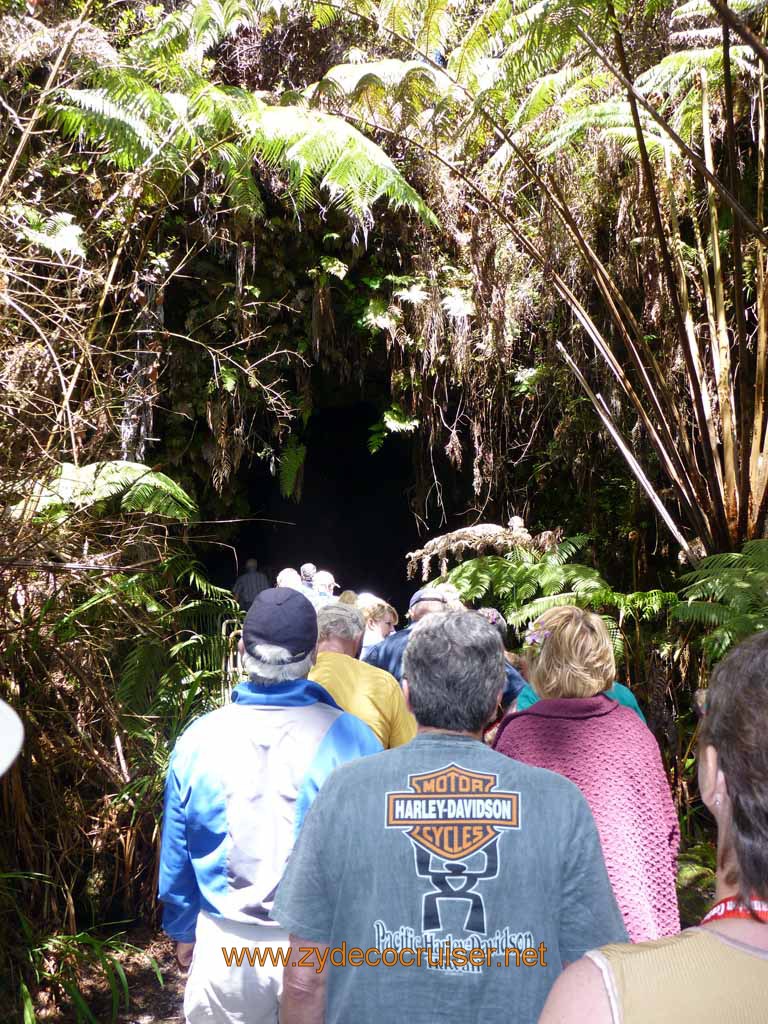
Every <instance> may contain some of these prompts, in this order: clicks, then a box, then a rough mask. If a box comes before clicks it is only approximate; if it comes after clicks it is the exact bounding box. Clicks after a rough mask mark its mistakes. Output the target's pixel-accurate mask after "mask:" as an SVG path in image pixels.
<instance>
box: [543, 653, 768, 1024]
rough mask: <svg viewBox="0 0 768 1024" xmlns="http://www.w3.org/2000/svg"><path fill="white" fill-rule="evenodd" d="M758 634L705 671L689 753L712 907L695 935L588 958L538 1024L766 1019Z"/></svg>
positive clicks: (767, 712)
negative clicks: (712, 843) (712, 875)
mask: <svg viewBox="0 0 768 1024" xmlns="http://www.w3.org/2000/svg"><path fill="white" fill-rule="evenodd" d="M766 736H768V633H758V634H756V635H755V636H752V637H750V638H749V639H748V640H745V641H744V642H743V643H742V644H740V645H739V646H738V647H736V648H734V650H733V651H731V653H730V654H729V655H728V656H727V657H726V658H725V659H724V660H723V661H722V662H720V664H719V665H718V666H717V668H716V669H715V671H714V672H713V673H712V678H711V680H710V683H709V689H708V691H707V702H706V707H705V710H704V716H703V719H702V723H701V733H700V735H699V747H698V772H699V791H700V793H701V798H702V800H703V801H704V803H705V805H706V807H707V808H708V810H709V811H710V812H711V813H712V815H713V816H714V819H715V822H716V823H717V886H716V892H715V898H716V899H717V903H716V904H715V906H714V907H713V908H712V909H711V910H710V911H709V913H707V914H706V915H705V916H704V919H703V921H702V922H701V925H699V927H697V928H688V929H686V930H685V931H683V932H681V933H680V934H679V935H676V936H674V937H672V938H665V939H659V940H657V941H656V942H644V943H639V944H637V945H634V946H622V945H617V946H608V947H607V948H603V949H595V950H591V951H590V952H588V953H587V955H586V956H585V957H584V958H583V959H582V960H579V961H577V962H576V963H574V964H572V965H571V966H570V967H569V968H568V970H567V971H565V973H564V974H563V975H561V977H560V978H559V980H558V982H557V984H556V985H555V986H554V988H553V989H552V992H551V993H550V997H549V999H548V1001H547V1004H546V1006H545V1007H544V1012H543V1013H542V1017H541V1022H540V1024H582V1021H589V1024H622V1022H623V1024H722V1022H723V1021H728V1022H732V1024H742V1022H743V1024H753V1022H754V1024H757V1022H758V1021H765V1020H766V1019H768V745H766Z"/></svg>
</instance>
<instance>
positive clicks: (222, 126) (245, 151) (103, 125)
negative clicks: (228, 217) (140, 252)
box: [53, 75, 436, 225]
mask: <svg viewBox="0 0 768 1024" xmlns="http://www.w3.org/2000/svg"><path fill="white" fill-rule="evenodd" d="M53 117H54V119H55V121H56V123H57V124H58V125H59V127H60V128H61V129H62V130H63V131H64V133H65V134H67V135H69V136H71V137H73V138H83V137H84V138H87V139H88V140H89V141H91V142H94V143H96V144H101V145H103V146H105V149H106V151H107V153H108V158H109V159H110V160H112V161H113V162H114V163H115V164H117V166H119V167H120V168H122V169H124V170H131V169H139V168H141V169H143V170H145V171H146V172H147V173H148V174H151V173H152V171H153V170H154V169H156V170H157V171H158V172H159V173H161V174H165V173H167V172H168V171H169V170H173V171H174V172H175V173H176V174H177V175H178V177H179V182H178V183H179V184H180V179H181V177H182V176H183V175H184V174H189V173H192V168H193V166H194V164H195V162H196V161H203V162H207V163H208V164H209V165H212V167H213V168H214V169H215V170H217V171H219V172H220V173H221V176H222V179H223V183H224V186H225V189H226V190H228V191H229V193H230V195H231V196H232V198H233V200H234V203H235V205H236V206H237V207H238V208H240V209H242V210H243V211H244V212H246V213H248V214H251V215H259V214H260V213H261V212H262V209H263V207H262V201H261V197H260V194H259V191H258V188H257V187H256V184H255V181H254V179H253V167H254V162H255V161H256V160H262V161H263V162H264V163H265V164H267V165H268V166H270V167H272V168H274V169H275V170H277V171H278V172H281V173H282V174H283V175H284V176H285V178H286V191H287V198H290V201H291V202H292V204H294V205H295V206H297V207H298V208H303V207H307V206H309V205H316V204H322V205H326V206H327V205H331V206H338V207H339V208H341V209H342V210H344V211H345V212H346V213H347V214H348V215H349V216H350V217H352V218H353V219H354V220H356V221H357V222H358V223H360V224H362V225H367V224H369V223H370V222H371V219H372V207H373V206H374V204H375V203H376V202H378V201H379V200H380V199H385V200H386V201H387V202H388V204H389V205H390V206H391V207H392V208H394V209H400V208H407V209H410V210H413V211H414V212H415V213H416V214H417V215H418V216H420V217H421V218H422V219H423V220H425V221H427V222H429V223H432V224H434V223H436V220H435V217H434V215H433V214H432V212H431V211H430V210H429V208H428V207H427V205H426V204H425V203H424V201H423V200H422V199H421V197H420V196H419V195H418V193H417V192H416V191H415V189H413V188H412V187H411V186H410V185H409V184H408V183H407V182H406V181H405V179H404V178H403V176H402V175H401V174H400V172H399V171H398V170H397V168H396V167H395V165H394V164H393V162H392V161H391V160H390V158H389V157H388V156H387V155H386V154H385V153H384V152H383V150H382V149H381V148H380V147H379V146H377V145H376V144H375V143H374V142H373V141H371V140H370V139H369V138H367V137H366V136H365V135H363V134H362V133H361V132H359V131H358V130H357V129H356V128H354V127H353V126H352V125H351V124H348V123H347V122H346V121H344V120H342V119H341V118H337V117H334V116H332V115H330V114H326V113H323V112H321V111H317V110H307V109H305V108H302V107H295V106H294V107H291V106H287V107H274V106H270V105H268V104H265V103H263V102H262V101H261V100H260V99H258V98H257V97H256V96H254V95H253V94H251V93H248V92H246V91H245V90H242V89H233V88H222V87H217V86H214V85H212V84H211V83H209V82H207V81H206V80H205V79H203V78H197V79H194V80H191V81H190V85H189V92H188V93H187V94H186V95H182V94H180V93H176V92H174V93H162V92H160V91H159V90H157V89H155V88H154V87H153V86H151V85H150V84H148V83H146V82H142V81H141V80H140V79H137V78H135V77H134V78H130V77H129V80H128V82H127V83H125V82H121V83H120V85H119V87H118V86H117V85H115V79H114V77H113V76H111V75H110V76H108V77H107V79H106V80H105V83H104V85H103V86H102V87H101V88H99V89H70V90H63V91H62V92H61V93H60V95H59V100H58V103H57V106H56V109H55V111H53ZM232 136H234V138H233V137H232ZM166 191H167V190H166Z"/></svg>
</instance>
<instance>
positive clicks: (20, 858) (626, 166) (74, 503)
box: [0, 0, 768, 1020]
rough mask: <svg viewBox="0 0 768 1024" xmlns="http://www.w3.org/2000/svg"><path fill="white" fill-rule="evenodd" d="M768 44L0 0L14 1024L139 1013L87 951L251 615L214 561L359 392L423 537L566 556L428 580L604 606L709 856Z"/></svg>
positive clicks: (757, 407)
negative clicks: (708, 809)
mask: <svg viewBox="0 0 768 1024" xmlns="http://www.w3.org/2000/svg"><path fill="white" fill-rule="evenodd" d="M765 27H766V26H765V13H764V10H763V8H762V6H761V5H760V4H758V3H756V2H755V0H735V2H734V3H733V4H732V5H730V6H725V5H723V4H721V3H720V2H719V0H717V2H715V0H713V2H712V3H711V4H703V3H700V2H699V0H691V2H686V3H683V4H679V3H678V2H677V0H675V2H673V3H664V2H662V3H656V2H655V3H649V4H631V3H626V2H625V3H620V4H617V3H614V2H612V0H589V2H586V3H581V4H577V5H574V4H572V3H569V0H544V2H534V0H514V2H512V0H484V2H482V3H480V4H470V5H466V4H464V5H462V4H458V3H448V2H447V0H383V2H381V3H378V2H376V0H345V2H344V3H336V2H334V0H188V2H185V0H168V2H167V3H165V4H164V5H163V6H162V7H161V6H160V5H156V4H153V3H150V2H148V0H147V2H141V3H138V4H130V5H127V6H126V5H122V6H121V5H115V4H102V3H98V2H94V0H85V2H84V3H75V2H74V0H73V2H72V3H65V4H64V5H53V4H47V5H45V4H42V3H38V2H36V0H30V2H29V3H28V4H26V5H24V4H22V2H21V0H4V2H1V3H0V106H2V110H3V117H2V120H1V121H0V154H2V160H0V167H1V168H2V169H1V170H0V328H1V330H0V440H1V441H2V450H3V455H4V471H3V474H2V477H1V478H0V609H1V610H2V621H3V623H4V625H3V652H4V653H3V661H2V665H1V666H0V695H2V696H3V698H4V699H7V700H10V701H11V702H12V703H13V704H15V705H16V706H17V707H20V708H22V709H23V710H24V715H25V719H26V721H27V736H28V738H27V746H26V748H25V752H24V754H23V756H22V759H21V760H20V761H19V762H18V763H17V765H16V766H15V767H14V769H13V770H12V772H11V773H9V775H8V776H6V778H5V779H4V780H3V782H2V784H1V785H2V793H3V805H4V807H5V808H6V809H9V810H8V811H7V816H8V818H9V823H10V828H6V829H4V830H3V836H2V838H1V839H0V873H2V883H3V884H0V949H2V951H3V960H2V969H3V972H4V974H5V975H6V976H7V977H8V978H9V979H10V980H9V984H10V992H11V997H12V998H11V1001H12V1003H13V1009H10V1010H9V1011H8V1012H7V1013H6V1014H5V1016H7V1017H8V1019H11V1018H13V1017H14V1014H16V1016H18V1013H17V1011H19V1012H23V1013H24V1014H26V1016H27V1019H30V1020H31V1019H32V1016H31V1015H33V1014H34V1013H35V1012H37V1011H38V1010H39V1009H40V1000H41V999H43V998H45V997H46V994H47V998H48V999H49V1004H50V1002H51V1001H52V1002H53V1003H55V1002H57V1001H58V1002H62V1003H64V1002H66V1001H67V999H68V1000H69V1003H70V1005H71V1006H73V1007H74V1009H73V1012H79V1013H81V1015H83V1019H87V1007H86V1008H85V1009H84V1008H83V1005H82V1004H81V1003H80V1002H78V998H79V997H78V989H77V983H78V977H79V975H80V973H81V968H82V964H83V963H84V962H85V960H86V959H90V960H91V961H92V962H95V963H97V964H99V963H100V964H101V967H102V969H103V971H104V974H105V977H106V978H107V984H108V985H109V986H110V989H111V992H112V993H113V997H114V998H113V999H112V1003H113V1007H112V1014H113V1016H114V1014H115V1012H117V1010H116V1007H117V1005H118V1004H121V1003H122V1001H124V985H123V981H124V979H123V978H122V976H121V974H120V966H119V965H120V957H119V955H118V952H117V950H116V948H113V947H112V946H111V945H110V942H111V939H110V938H109V937H107V938H102V937H101V936H97V935H96V934H95V933H94V932H93V931H92V930H91V926H92V925H93V924H94V923H95V922H97V921H98V922H100V923H104V922H105V921H110V920H112V921H115V920H122V919H125V918H129V919H134V918H136V917H143V918H145V919H147V920H153V915H154V914H155V912H156V907H155V903H154V891H155V886H154V875H153V871H154V851H155V846H156V841H157V822H158V813H159V797H160V788H161V783H162V776H163V771H164V768H165V765H166V760H167V753H168V749H169V745H170V744H171V743H172V742H173V740H174V738H175V736H176V735H178V733H179V731H180V730H181V729H182V728H183V727H184V725H185V724H186V722H188V721H189V720H190V719H191V718H192V717H193V716H194V715H196V714H198V713H200V712H201V711H203V710H205V709H206V708H208V707H211V706H213V704H215V703H216V702H218V701H219V700H221V699H222V697H223V696H224V694H223V691H222V678H223V677H222V672H221V666H222V664H223V663H224V661H225V659H226V657H227V655H228V653H231V652H229V651H228V646H229V645H228V640H227V637H228V636H229V635H230V632H231V629H232V627H233V626H235V625H236V621H235V620H236V619H237V614H238V613H237V610H236V608H235V605H234V604H233V602H232V601H231V599H230V597H229V596H228V594H226V593H225V592H223V591H221V590H219V589H218V588H216V587H214V586H212V585H211V584H210V583H209V582H208V579H207V575H206V572H205V571H204V570H203V568H202V567H201V566H200V564H199V561H198V559H199V558H200V556H205V557H207V556H208V554H209V552H210V550H211V547H210V544H211V542H212V543H213V544H214V545H221V544H223V543H228V542H233V543H234V542H235V541H236V539H237V536H238V534H237V530H238V526H237V525H236V523H237V521H238V520H240V519H243V520H248V521H249V523H252V521H253V518H254V514H255V513H256V514H261V513H262V511H263V508H264V506H265V504H266V501H267V498H268V497H269V494H270V493H271V492H270V488H271V489H272V492H278V493H279V494H281V495H282V496H283V497H284V498H285V499H288V500H293V501H300V500H301V498H302V495H303V494H304V489H305V470H306V468H307V466H309V465H310V464H311V462H312V460H313V458H315V456H316V455H318V453H319V456H321V457H322V458H331V457H333V454H334V453H333V452H328V451H326V450H325V448H324V447H323V441H322V439H321V440H320V441H317V440H315V439H316V438H317V432H316V430H315V432H313V429H314V427H313V424H314V423H315V422H316V419H315V416H316V414H317V413H318V411H319V410H323V409H330V408H333V409H345V408H347V407H350V406H353V405H354V404H355V403H360V402H365V403H367V405H366V408H367V409H368V410H369V412H370V420H369V422H368V423H367V424H366V425H365V427H364V428H363V441H365V440H367V442H368V447H369V452H370V457H371V460H379V463H378V464H381V462H382V460H386V458H388V454H389V453H392V452H393V451H394V450H395V449H398V450H399V451H401V452H402V453H403V457H404V458H405V459H412V460H413V473H412V483H411V485H410V486H409V487H408V488H407V489H406V492H405V493H404V494H403V496H402V499H403V501H404V502H405V501H408V502H409V503H410V505H411V508H412V510H413V512H414V513H415V515H416V516H417V517H418V521H419V523H420V525H421V526H422V527H423V528H424V530H425V531H428V532H431V531H432V530H433V529H436V528H440V527H441V526H442V525H443V524H446V523H448V522H449V523H450V526H449V527H447V528H453V527H454V526H458V527H459V528H463V527H466V526H469V525H472V524H474V523H477V522H480V521H483V522H486V523H488V522H491V521H495V522H498V523H507V522H508V521H510V517H511V516H513V515H514V516H524V518H525V521H526V523H528V524H529V525H530V529H531V530H532V531H533V532H535V533H536V534H540V535H543V534H545V533H546V534H548V535H550V537H551V538H555V539H556V538H561V537H562V536H566V537H568V538H570V539H567V540H565V541H560V543H559V546H556V545H551V546H549V547H547V546H545V547H543V548H542V549H541V550H538V549H535V548H525V549H522V548H521V549H520V550H517V549H516V550H513V551H512V552H511V553H510V554H509V556H507V557H490V558H484V557H481V558H478V559H473V560H471V561H467V562H465V563H463V564H462V565H460V566H458V567H457V568H455V569H453V570H452V572H451V577H452V578H453V579H454V581H455V582H456V583H457V585H458V586H459V587H460V588H461V590H462V592H463V593H464V594H465V596H466V597H467V599H468V600H471V601H473V602H478V603H479V602H481V601H482V602H484V603H485V602H490V603H494V604H497V605H498V606H499V607H500V608H501V609H502V611H503V612H504V614H505V615H506V616H507V618H508V619H509V621H510V622H511V623H513V624H514V625H515V626H516V628H517V627H521V626H522V625H524V624H525V623H526V622H528V621H530V620H532V619H535V617H536V616H537V615H538V614H540V613H541V611H542V610H543V609H545V608H547V607H551V606H552V605H553V604H558V603H563V602H576V603H579V604H582V605H584V606H585V607H590V608H593V609H595V610H596V611H598V612H599V613H600V614H601V615H604V616H605V617H606V619H607V621H608V622H609V625H610V627H611V629H612V630H613V635H614V638H615V642H616V646H617V651H618V653H619V654H620V657H621V659H622V668H621V672H622V673H623V676H622V677H623V678H626V679H628V681H629V682H630V683H631V684H632V685H633V687H635V689H636V690H637V691H638V693H640V695H641V697H642V698H644V701H645V705H646V707H647V709H648V713H649V721H650V722H651V724H652V725H653V727H654V729H655V732H656V735H657V736H658V737H659V739H660V742H661V745H662V748H663V750H664V754H665V756H666V758H667V762H668V764H669V766H670V771H671V777H672V780H673V784H674V788H675V795H676V798H677V800H678V805H679V806H680V808H681V814H682V819H683V822H684V831H685V834H686V837H687V838H688V839H689V840H690V841H691V842H694V841H695V842H696V843H698V842H699V841H705V840H706V826H704V825H703V824H702V821H701V819H700V817H699V811H698V810H697V806H696V797H695V793H696V790H695V781H694V777H693V775H694V771H693V741H694V735H695V724H694V716H693V702H692V695H693V691H694V690H695V688H696V687H697V686H699V685H700V684H701V683H702V682H703V681H705V680H706V672H707V669H708V665H709V664H711V663H712V662H713V661H714V660H716V659H717V658H718V657H720V656H721V655H722V653H723V652H724V651H725V650H726V649H727V648H728V646H729V645H731V644H732V643H734V642H736V641H737V640H738V639H739V638H741V637H742V636H744V635H746V634H747V633H749V632H751V631H753V630H755V629H760V628H763V627H764V626H765V625H766V624H767V623H766V614H768V610H767V609H766V599H765V594H766V584H767V583H768V579H766V568H767V567H768V561H767V560H766V557H767V556H766V555H765V544H766V543H768V542H765V541H763V540H762V539H761V538H762V537H763V536H764V534H765V533H766V523H767V520H768V450H767V448H766V446H767V445H768V438H766V427H767V425H768V424H767V423H766V419H767V416H766V407H765V405H766V394H765V392H766V386H768V379H767V377H766V362H767V361H768V321H767V320H766V315H767V314H766V294H768V292H767V291H766V238H767V237H768V236H767V235H766V228H765V224H766V210H765V203H766V194H765V193H766V188H765V185H766V180H765V159H766V151H767V149H768V147H767V146H766V112H765V84H766V83H765V71H766V67H767V66H768V50H766V48H765V44H764V37H765ZM315 444H317V446H318V452H316V451H315V450H314V449H313V445H315ZM357 468H359V467H357ZM307 480H309V474H307ZM307 486H309V485H308V484H307ZM360 519H361V523H364V524H365V527H366V529H367V531H368V532H367V533H366V541H365V543H367V538H368V537H369V536H370V535H371V534H373V535H375V527H373V528H372V527H371V524H370V523H368V522H367V520H366V519H365V516H364V515H361V517H360ZM224 520H226V522H224ZM555 524H557V529H555ZM248 528H249V529H251V528H252V529H253V530H258V529H260V527H258V526H250V525H249V527H248ZM587 537H589V538H590V539H589V541H587ZM347 540H348V541H350V538H347ZM350 542H351V541H350ZM678 548H679V549H680V551H681V553H682V556H683V560H687V562H688V563H689V565H688V567H687V569H684V568H682V567H681V565H680V563H679V562H678V561H676V560H675V555H676V553H677V549H678ZM403 554H405V551H404V552H403ZM704 556H707V557H704ZM681 574H682V575H681ZM609 581H610V582H609ZM696 849H698V847H696ZM702 849H703V847H702ZM702 859H706V858H705V857H704V858H699V859H698V860H697V863H700V862H701V860H702ZM707 877H708V878H709V876H707ZM104 943H106V944H104ZM45 1009H46V1012H48V1011H49V1010H50V1011H51V1012H53V1009H54V1008H53V1006H52V1005H48V1006H47V1007H46V1008H45Z"/></svg>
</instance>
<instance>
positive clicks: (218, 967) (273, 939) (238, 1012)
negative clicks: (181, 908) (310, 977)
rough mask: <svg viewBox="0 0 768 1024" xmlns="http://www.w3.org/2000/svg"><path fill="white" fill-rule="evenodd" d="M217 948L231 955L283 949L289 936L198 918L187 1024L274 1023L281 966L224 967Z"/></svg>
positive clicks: (207, 916) (274, 930)
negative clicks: (243, 951) (255, 950)
mask: <svg viewBox="0 0 768 1024" xmlns="http://www.w3.org/2000/svg"><path fill="white" fill-rule="evenodd" d="M222 946H223V947H224V948H225V949H226V950H227V952H229V951H230V949H231V948H232V947H234V948H235V949H236V950H238V951H239V950H240V949H241V948H247V949H256V948H258V949H269V948H272V949H279V948H281V947H283V948H285V949H287V948H288V932H286V931H284V930H283V929H282V928H266V927H264V926H263V925H258V924H238V923H237V922H235V921H226V920H224V919H223V918H219V917H211V915H210V914H207V913H205V911H202V912H201V913H200V914H199V915H198V918H197V929H196V934H195V950H194V954H193V956H192V966H191V967H190V969H189V977H188V979H187V987H186V990H185V992H184V1016H185V1019H186V1021H187V1024H277V1015H278V1006H279V1003H280V995H281V993H282V990H283V968H282V967H274V966H273V965H272V964H271V963H268V964H265V965H264V966H263V967H261V966H259V965H258V964H256V966H254V967H251V965H250V963H249V962H248V959H247V957H243V960H242V966H241V967H238V966H237V965H236V964H235V962H234V961H233V962H232V966H231V967H228V966H227V963H226V960H225V959H224V955H223V953H222Z"/></svg>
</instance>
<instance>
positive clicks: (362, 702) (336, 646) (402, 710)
mask: <svg viewBox="0 0 768 1024" xmlns="http://www.w3.org/2000/svg"><path fill="white" fill-rule="evenodd" d="M318 575H319V573H318ZM364 628H365V621H364V619H363V615H362V613H361V612H360V611H359V610H358V609H357V608H353V607H352V606H351V605H348V604H340V603H338V602H335V603H333V604H328V605H325V607H323V608H320V610H319V611H318V613H317V634H318V644H317V661H316V662H315V664H314V666H313V667H312V671H311V672H310V673H309V678H310V679H312V680H314V681H315V682H316V683H319V684H320V685H321V686H322V687H323V688H324V689H326V690H327V691H328V693H330V695H331V696H332V697H333V699H334V700H335V701H336V703H337V704H338V705H339V707H342V708H344V710H345V711H349V712H351V714H353V715H357V717H358V718H362V720H363V721H364V722H367V724H368V725H370V727H371V729H373V731H374V732H375V733H376V735H377V737H378V738H379V740H381V744H382V746H383V747H384V748H385V749H388V748H390V747H399V746H400V745H401V744H403V743H408V742H409V741H410V740H412V739H413V737H414V736H415V735H416V719H415V718H414V717H413V715H412V714H411V713H410V711H409V710H408V707H407V705H406V703H405V697H404V696H403V692H402V690H401V689H400V687H399V686H398V683H397V680H396V679H395V678H394V676H391V675H390V674H389V672H385V671H384V670H383V669H380V668H374V666H373V665H366V664H365V662H364V661H359V660H358V655H359V653H360V646H361V644H362V642H363V631H364Z"/></svg>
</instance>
